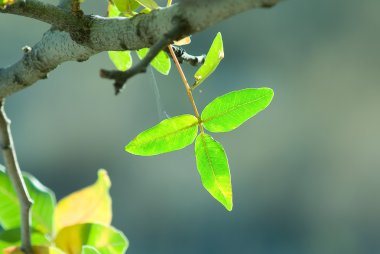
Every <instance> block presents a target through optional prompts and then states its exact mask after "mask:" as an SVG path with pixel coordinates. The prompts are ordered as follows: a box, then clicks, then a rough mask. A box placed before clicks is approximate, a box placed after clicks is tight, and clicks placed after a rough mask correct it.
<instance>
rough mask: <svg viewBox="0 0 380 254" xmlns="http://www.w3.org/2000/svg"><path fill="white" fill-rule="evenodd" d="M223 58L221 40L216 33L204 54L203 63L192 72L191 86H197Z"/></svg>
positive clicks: (219, 34) (220, 36) (219, 35)
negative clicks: (193, 79)
mask: <svg viewBox="0 0 380 254" xmlns="http://www.w3.org/2000/svg"><path fill="white" fill-rule="evenodd" d="M223 58H224V50H223V40H222V35H221V33H218V34H217V35H216V37H215V39H214V41H213V42H212V45H211V47H210V49H209V51H208V53H207V55H206V59H205V62H204V64H203V65H202V66H201V67H200V68H199V69H198V71H197V72H196V73H195V74H194V78H195V84H194V86H193V88H195V87H197V86H199V85H200V84H201V83H202V82H203V81H205V79H206V78H207V77H208V76H210V75H211V73H213V72H214V71H215V69H216V67H218V65H219V63H220V61H221V60H222V59H223Z"/></svg>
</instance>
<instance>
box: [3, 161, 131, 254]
mask: <svg viewBox="0 0 380 254" xmlns="http://www.w3.org/2000/svg"><path fill="white" fill-rule="evenodd" d="M23 177H24V180H25V183H26V186H27V188H28V191H29V193H30V195H31V198H32V199H33V202H34V203H33V206H32V210H31V227H32V235H31V241H32V245H33V250H34V253H35V254H42V253H57V254H62V253H68V254H123V253H124V252H125V251H126V249H127V247H128V240H127V238H126V237H125V236H124V234H123V233H122V232H120V231H119V230H117V229H115V228H113V227H112V226H110V223H111V219H112V207H111V205H112V201H111V197H110V195H109V189H110V187H111V182H110V179H109V177H108V175H107V172H106V171H105V170H99V172H98V179H97V181H96V182H95V183H94V184H92V185H90V186H88V187H86V188H83V189H81V190H79V191H77V192H74V193H72V194H70V195H68V196H66V197H65V198H63V199H62V200H60V201H59V202H58V203H57V204H56V200H55V195H54V193H53V192H52V191H51V190H50V189H48V188H46V187H45V186H44V185H42V184H41V183H40V182H39V181H38V180H37V179H35V178H34V177H33V176H31V175H29V174H26V173H24V174H23ZM19 214H20V206H19V202H18V199H17V196H16V193H15V191H14V189H13V187H12V184H11V181H10V180H9V177H8V175H7V174H6V172H5V170H4V168H3V167H1V168H0V226H1V227H2V228H3V231H2V232H0V253H1V252H5V253H20V254H21V253H22V252H21V250H20V249H19V245H20V226H21V225H20V216H19Z"/></svg>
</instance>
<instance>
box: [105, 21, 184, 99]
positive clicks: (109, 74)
mask: <svg viewBox="0 0 380 254" xmlns="http://www.w3.org/2000/svg"><path fill="white" fill-rule="evenodd" d="M181 28H182V26H181V24H179V25H178V26H177V27H175V28H174V29H173V30H172V31H170V32H168V33H167V34H164V36H163V37H162V39H161V40H159V41H158V42H157V43H156V44H154V45H153V46H152V47H151V48H150V50H149V52H148V54H147V55H146V56H145V57H144V59H142V60H141V61H140V62H139V63H138V64H136V65H135V66H133V67H132V68H130V69H129V70H127V71H117V70H115V71H107V70H103V69H102V70H100V76H101V77H102V78H107V79H113V80H115V83H114V84H113V86H114V88H115V94H116V95H117V94H119V93H120V91H121V90H122V89H123V87H124V85H125V83H126V82H127V81H128V79H130V78H131V77H133V76H135V75H136V74H139V73H143V72H146V68H147V67H148V65H149V63H150V62H151V61H152V60H153V58H155V57H156V56H157V55H158V53H160V51H161V50H162V49H164V48H166V47H167V46H168V45H169V44H170V43H172V42H173V39H174V38H176V37H177V36H178V33H180V32H181V30H182V29H181Z"/></svg>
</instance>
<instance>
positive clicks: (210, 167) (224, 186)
mask: <svg viewBox="0 0 380 254" xmlns="http://www.w3.org/2000/svg"><path fill="white" fill-rule="evenodd" d="M195 157H196V161H197V168H198V172H199V174H200V176H201V180H202V184H203V186H204V187H205V188H206V190H207V191H208V192H209V193H210V194H211V195H212V196H213V197H214V198H215V199H216V200H218V201H219V202H220V203H222V205H223V206H224V207H225V208H226V209H227V210H228V211H231V210H232V186H231V175H230V169H229V166H228V159H227V155H226V153H225V151H224V149H223V146H222V145H221V144H220V143H218V142H217V141H215V140H214V139H213V138H212V137H211V136H210V135H208V134H206V133H201V134H199V136H198V137H197V140H196V141H195Z"/></svg>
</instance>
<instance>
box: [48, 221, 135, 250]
mask: <svg viewBox="0 0 380 254" xmlns="http://www.w3.org/2000/svg"><path fill="white" fill-rule="evenodd" d="M55 244H56V246H57V247H58V248H60V249H62V250H63V251H65V252H66V253H68V254H81V253H83V254H84V253H87V254H88V252H90V251H89V249H88V248H86V247H85V246H91V247H93V249H92V253H94V252H96V251H97V252H99V253H100V254H123V253H124V252H125V251H126V250H127V248H128V244H129V243H128V240H127V238H126V237H125V236H124V234H123V233H122V232H121V231H119V230H116V229H115V228H113V227H111V226H105V225H101V224H93V223H85V224H77V225H73V226H69V227H65V228H63V229H62V230H61V231H60V232H58V235H57V237H56V239H55ZM83 247H85V248H83ZM84 249H85V250H84ZM86 249H87V250H86Z"/></svg>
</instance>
